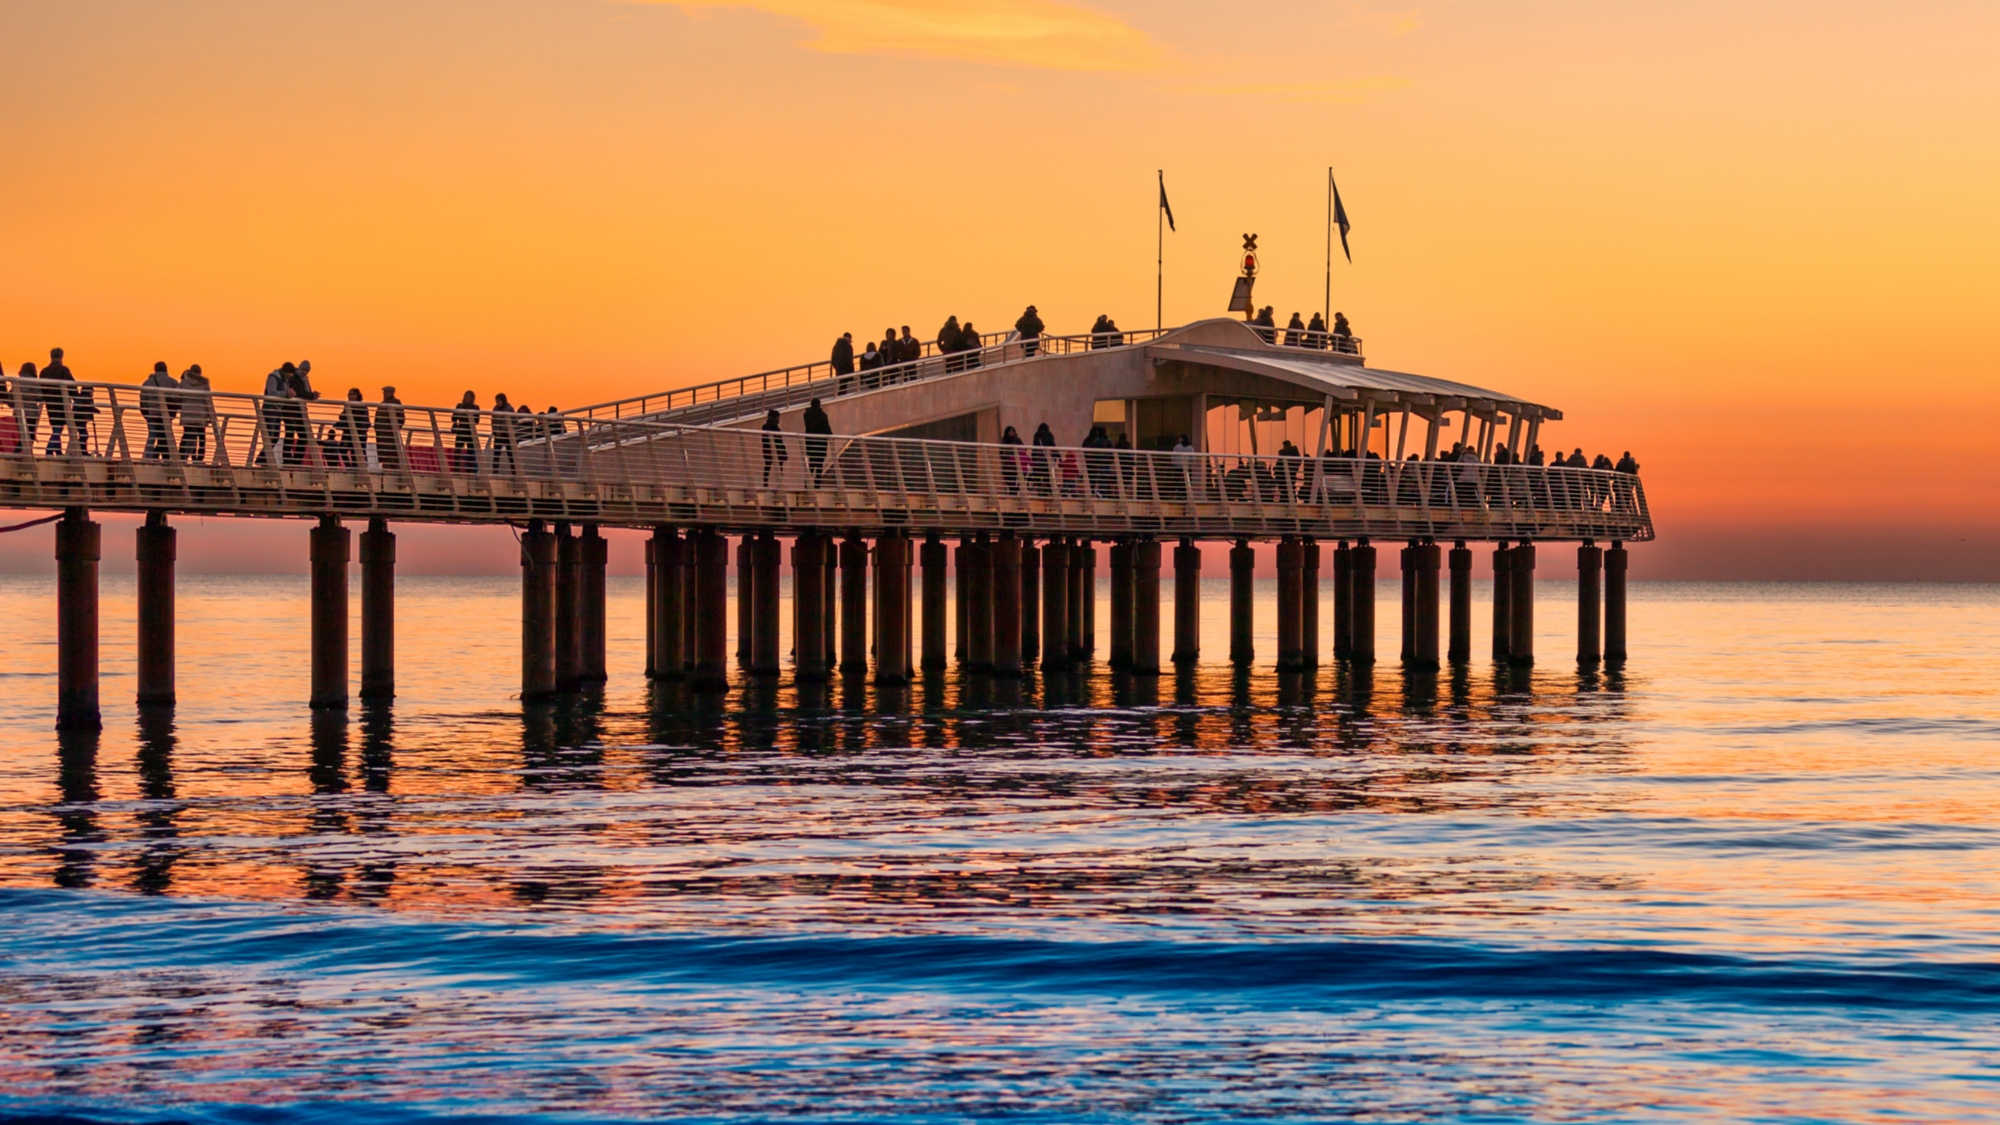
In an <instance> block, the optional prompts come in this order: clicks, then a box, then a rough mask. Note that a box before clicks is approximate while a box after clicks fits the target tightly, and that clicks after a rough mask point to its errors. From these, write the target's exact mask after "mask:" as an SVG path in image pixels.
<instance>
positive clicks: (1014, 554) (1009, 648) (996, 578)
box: [989, 532, 1021, 677]
mask: <svg viewBox="0 0 2000 1125" xmlns="http://www.w3.org/2000/svg"><path fill="white" fill-rule="evenodd" d="M989 561H990V563H991V566H992V580H993V674H994V675H996V676H1010V677H1011V676H1019V675H1020V674H1021V541H1020V540H1019V539H1016V538H1014V536H1013V533H1011V532H1009V533H1006V534H1003V535H1002V536H1001V537H1000V538H999V540H998V541H996V542H995V543H994V544H993V545H992V548H991V554H990V556H989Z"/></svg>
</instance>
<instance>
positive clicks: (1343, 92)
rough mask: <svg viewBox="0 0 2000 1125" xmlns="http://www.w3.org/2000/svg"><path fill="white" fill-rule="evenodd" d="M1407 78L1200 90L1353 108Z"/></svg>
mask: <svg viewBox="0 0 2000 1125" xmlns="http://www.w3.org/2000/svg"><path fill="white" fill-rule="evenodd" d="M1409 85H1410V80H1409V79H1407V78H1387V77H1383V78H1352V79H1347V80H1345V81H1337V82H1242V83H1233V84H1224V85H1212V86H1203V87H1201V89H1202V91H1203V92H1205V93H1210V94H1243V95H1248V96H1252V97H1266V98H1276V99H1277V100H1279V101H1285V102H1322V103H1334V104H1338V105H1355V104H1358V103H1360V102H1365V101H1367V100H1368V99H1369V98H1372V97H1374V96H1375V95H1377V94H1384V93H1388V92H1389V91H1391V90H1401V89H1404V88H1405V87H1407V86H1409Z"/></svg>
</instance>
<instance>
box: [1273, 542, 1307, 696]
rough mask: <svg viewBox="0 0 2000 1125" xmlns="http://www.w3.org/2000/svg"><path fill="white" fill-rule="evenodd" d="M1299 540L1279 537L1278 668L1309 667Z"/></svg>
mask: <svg viewBox="0 0 2000 1125" xmlns="http://www.w3.org/2000/svg"><path fill="white" fill-rule="evenodd" d="M1300 555H1301V552H1300V549H1299V541H1298V540H1297V539H1295V538H1293V537H1292V536H1289V535H1287V536H1285V537H1284V538H1282V539H1279V540H1278V671H1280V672H1296V671H1298V670H1299V669H1301V668H1303V667H1305V657H1304V656H1302V655H1300V652H1299V644H1300V630H1299V625H1300V621H1299V618H1300V615H1301V613H1302V610H1301V608H1300V596H1301V594H1303V592H1304V591H1303V589H1302V588H1301V585H1300V578H1301V574H1300V571H1301V569H1302V567H1303V564H1304V559H1302V558H1301V557H1300Z"/></svg>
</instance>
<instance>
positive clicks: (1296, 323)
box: [1285, 313, 1306, 348]
mask: <svg viewBox="0 0 2000 1125" xmlns="http://www.w3.org/2000/svg"><path fill="white" fill-rule="evenodd" d="M1305 330H1306V322H1305V321H1303V320H1301V319H1299V314H1297V313H1293V314H1292V319H1290V320H1288V321H1286V322H1285V346H1286V347H1288V348H1297V347H1302V346H1304V344H1305V339H1304V333H1305Z"/></svg>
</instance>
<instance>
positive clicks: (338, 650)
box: [309, 516, 350, 710]
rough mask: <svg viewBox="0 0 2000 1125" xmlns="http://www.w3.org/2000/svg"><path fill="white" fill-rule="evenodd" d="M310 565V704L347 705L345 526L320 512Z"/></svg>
mask: <svg viewBox="0 0 2000 1125" xmlns="http://www.w3.org/2000/svg"><path fill="white" fill-rule="evenodd" d="M309 541H310V553H311V569H312V706H314V707H320V708H327V709H334V710H337V709H340V708H344V707H346V706H347V562H348V559H349V557H350V556H349V553H348V550H349V548H348V530H347V529H346V528H344V527H342V526H341V525H340V521H339V520H338V519H335V518H334V517H332V516H321V517H320V521H319V526H318V527H315V528H313V529H312V531H311V533H310V536H309Z"/></svg>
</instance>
